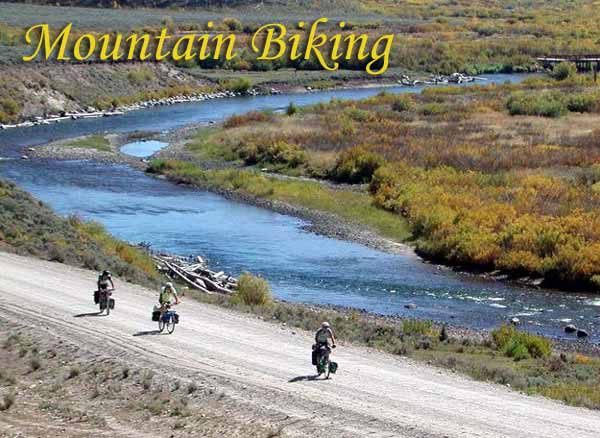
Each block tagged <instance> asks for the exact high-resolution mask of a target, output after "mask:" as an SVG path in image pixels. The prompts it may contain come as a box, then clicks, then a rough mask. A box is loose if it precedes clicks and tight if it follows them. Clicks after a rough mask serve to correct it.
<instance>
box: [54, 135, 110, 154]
mask: <svg viewBox="0 0 600 438" xmlns="http://www.w3.org/2000/svg"><path fill="white" fill-rule="evenodd" d="M63 146H64V147H67V148H80V149H95V150H97V151H101V152H111V148H110V142H109V141H108V140H107V139H106V138H105V137H104V136H102V135H90V136H88V137H84V138H78V139H76V140H73V141H70V142H67V143H64V144H63Z"/></svg>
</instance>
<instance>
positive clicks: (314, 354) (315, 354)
mask: <svg viewBox="0 0 600 438" xmlns="http://www.w3.org/2000/svg"><path fill="white" fill-rule="evenodd" d="M312 364H313V365H317V349H316V348H315V346H314V345H313V349H312Z"/></svg>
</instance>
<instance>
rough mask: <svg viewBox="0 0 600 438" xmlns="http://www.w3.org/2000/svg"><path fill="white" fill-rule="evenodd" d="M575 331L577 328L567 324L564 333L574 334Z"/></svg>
mask: <svg viewBox="0 0 600 438" xmlns="http://www.w3.org/2000/svg"><path fill="white" fill-rule="evenodd" d="M576 331H577V327H575V326H574V325H573V324H569V325H567V326H566V327H565V333H575V332H576Z"/></svg>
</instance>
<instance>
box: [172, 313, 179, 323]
mask: <svg viewBox="0 0 600 438" xmlns="http://www.w3.org/2000/svg"><path fill="white" fill-rule="evenodd" d="M173 322H174V323H175V324H179V315H178V314H175V315H173Z"/></svg>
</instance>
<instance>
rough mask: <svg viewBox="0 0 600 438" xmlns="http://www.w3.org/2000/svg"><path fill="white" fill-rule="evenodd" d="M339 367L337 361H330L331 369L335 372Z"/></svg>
mask: <svg viewBox="0 0 600 438" xmlns="http://www.w3.org/2000/svg"><path fill="white" fill-rule="evenodd" d="M337 367H338V364H337V362H329V371H331V372H332V373H333V374H335V372H336V371H337Z"/></svg>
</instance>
